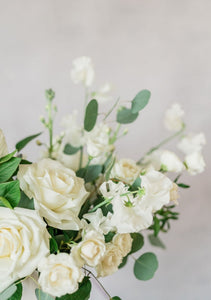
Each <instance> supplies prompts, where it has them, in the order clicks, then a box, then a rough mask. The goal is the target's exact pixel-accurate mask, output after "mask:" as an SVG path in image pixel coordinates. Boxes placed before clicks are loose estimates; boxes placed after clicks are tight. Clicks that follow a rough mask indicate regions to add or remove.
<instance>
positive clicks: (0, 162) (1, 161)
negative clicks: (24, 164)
mask: <svg viewBox="0 0 211 300" xmlns="http://www.w3.org/2000/svg"><path fill="white" fill-rule="evenodd" d="M15 153H16V150H15V151H13V152H12V153H9V154H7V155H5V156H3V157H0V164H2V163H4V162H6V161H8V160H10V159H11V158H12V157H13V156H14V155H15Z"/></svg>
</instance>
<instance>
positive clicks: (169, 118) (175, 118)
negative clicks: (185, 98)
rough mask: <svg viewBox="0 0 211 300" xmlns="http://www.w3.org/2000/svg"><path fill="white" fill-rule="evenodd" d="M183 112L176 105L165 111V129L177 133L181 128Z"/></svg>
mask: <svg viewBox="0 0 211 300" xmlns="http://www.w3.org/2000/svg"><path fill="white" fill-rule="evenodd" d="M183 116H184V111H183V110H182V108H181V106H180V105H179V104H178V103H175V104H173V105H172V106H171V107H170V108H169V109H167V111H166V113H165V118H164V124H165V127H166V128H167V129H168V130H170V131H179V130H180V129H182V127H183V124H184V123H183V119H182V118H183Z"/></svg>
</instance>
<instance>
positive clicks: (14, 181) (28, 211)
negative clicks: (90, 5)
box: [0, 57, 206, 300]
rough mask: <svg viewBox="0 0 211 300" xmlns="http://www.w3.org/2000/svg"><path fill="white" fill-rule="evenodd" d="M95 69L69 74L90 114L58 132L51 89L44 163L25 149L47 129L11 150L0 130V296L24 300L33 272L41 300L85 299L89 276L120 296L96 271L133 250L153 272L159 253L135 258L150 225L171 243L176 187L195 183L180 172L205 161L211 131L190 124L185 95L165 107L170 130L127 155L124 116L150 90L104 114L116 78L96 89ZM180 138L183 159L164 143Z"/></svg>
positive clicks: (76, 66)
mask: <svg viewBox="0 0 211 300" xmlns="http://www.w3.org/2000/svg"><path fill="white" fill-rule="evenodd" d="M94 75H95V72H94V68H93V64H92V61H91V59H90V58H88V57H80V58H77V59H76V60H75V61H74V62H73V69H72V71H71V78H72V80H73V82H74V83H75V84H78V83H81V84H82V86H83V87H84V90H85V102H84V113H82V118H83V123H82V124H80V125H79V124H78V123H77V117H78V115H77V113H76V112H74V113H73V114H70V115H69V116H67V117H65V118H64V120H63V122H62V125H63V127H64V131H63V132H62V133H61V134H60V135H59V136H57V137H54V131H53V130H54V118H55V115H56V112H57V107H56V106H55V105H54V101H55V100H54V98H55V93H54V91H53V90H51V89H49V90H47V91H46V94H45V95H46V100H47V105H46V111H47V117H46V118H44V117H41V122H42V123H43V125H44V128H46V129H47V131H48V132H49V143H44V142H41V141H40V140H37V141H36V142H37V145H38V146H43V147H44V150H43V151H42V154H41V158H40V159H39V160H38V161H37V162H31V161H30V159H29V160H27V159H26V158H25V156H24V152H23V149H24V147H25V146H26V145H27V144H28V143H29V142H31V141H32V140H33V139H36V138H38V136H40V135H41V133H38V134H35V135H32V136H29V137H27V138H25V139H23V140H21V141H20V142H18V143H17V144H16V147H15V148H16V149H15V150H14V151H13V152H10V153H9V152H8V148H7V144H6V140H5V137H4V135H3V132H2V131H0V299H1V300H6V299H13V300H20V299H21V298H22V283H23V282H24V280H25V279H28V278H31V279H32V280H33V281H34V282H35V283H36V284H37V288H36V290H35V294H36V297H37V299H38V300H43V299H48V300H52V299H56V300H77V299H80V300H87V299H89V298H90V292H91V288H92V284H91V281H90V277H92V278H93V280H96V281H97V282H98V283H99V284H100V285H101V287H102V288H103V290H104V292H105V293H106V294H107V296H108V299H110V300H111V299H113V300H118V299H120V298H119V297H118V296H112V295H110V294H109V292H108V291H106V289H105V288H104V287H103V286H102V284H101V283H100V281H99V279H98V278H99V277H104V276H109V275H111V274H113V273H114V272H116V271H117V270H118V269H119V268H122V267H124V266H125V265H126V263H127V260H128V258H129V257H131V258H132V259H134V270H133V271H134V275H135V277H136V278H137V279H139V280H149V279H151V278H152V277H153V276H154V273H155V272H156V270H157V268H158V261H157V258H156V256H155V254H153V253H152V252H146V253H142V254H141V256H139V257H138V258H135V257H134V253H135V252H137V251H139V250H140V249H142V247H143V245H144V236H143V234H142V233H143V231H145V232H147V231H148V232H149V235H148V239H149V241H150V243H151V244H152V246H157V247H161V248H165V246H164V244H163V242H162V240H161V239H160V237H159V233H160V232H168V231H169V229H170V223H171V221H172V220H177V219H178V216H179V213H178V212H175V207H176V205H177V204H178V187H180V188H189V186H188V185H187V184H184V183H182V182H181V176H182V174H183V173H184V172H188V173H190V174H191V175H196V174H198V173H201V172H202V171H203V170H204V168H205V162H204V159H203V156H202V147H203V146H204V145H205V143H206V140H205V136H204V134H203V133H198V134H189V133H186V132H185V129H186V126H185V123H184V120H183V117H184V111H183V110H182V108H181V106H180V105H179V104H174V105H173V106H172V107H171V108H169V109H168V110H167V111H166V113H165V120H164V123H165V126H166V128H167V129H168V130H169V131H172V134H171V135H170V137H168V138H167V139H165V140H164V141H162V142H161V143H159V144H158V145H157V146H153V148H151V149H150V150H149V151H148V152H147V153H146V154H144V155H143V156H142V158H140V160H139V161H137V162H135V161H134V160H132V159H131V158H124V159H121V158H119V155H118V154H117V151H116V150H115V145H116V142H118V140H119V138H121V137H123V136H125V135H126V134H127V132H128V130H127V129H126V128H125V127H124V125H125V124H129V123H132V122H134V121H135V120H136V119H137V118H138V116H139V114H140V113H141V111H142V110H143V109H144V107H145V106H146V105H147V104H148V102H149V99H150V92H149V91H148V90H142V91H140V92H139V93H138V94H137V95H136V96H135V97H134V98H133V100H132V101H130V102H128V105H126V106H120V104H119V103H120V101H119V99H118V100H117V101H114V103H113V104H112V105H111V107H110V109H109V110H108V111H107V112H106V113H101V112H99V111H100V109H99V106H100V105H102V102H106V101H112V97H111V96H110V88H111V86H110V84H105V85H104V86H103V87H102V88H100V89H99V90H97V91H92V90H91V87H92V84H93V80H94ZM106 103H107V106H109V104H108V102H106ZM109 119H112V120H113V119H115V120H116V121H115V122H113V123H111V122H110V121H108V120H109ZM109 124H113V126H110V125H109ZM176 138H177V139H178V142H177V147H178V149H179V150H180V151H181V152H182V153H183V159H180V158H179V157H178V156H177V155H176V154H175V153H174V152H172V151H169V150H167V149H166V148H163V146H164V145H166V144H167V142H169V141H171V140H173V139H176ZM174 173H175V175H172V174H174ZM169 176H171V178H173V179H170V178H169ZM141 232H142V233H141Z"/></svg>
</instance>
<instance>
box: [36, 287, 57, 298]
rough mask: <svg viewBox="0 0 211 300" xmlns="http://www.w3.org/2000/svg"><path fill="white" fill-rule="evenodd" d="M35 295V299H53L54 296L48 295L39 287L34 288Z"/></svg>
mask: <svg viewBox="0 0 211 300" xmlns="http://www.w3.org/2000/svg"><path fill="white" fill-rule="evenodd" d="M35 295H36V297H37V300H54V297H52V296H51V295H48V294H46V293H44V292H43V291H42V290H40V289H36V290H35Z"/></svg>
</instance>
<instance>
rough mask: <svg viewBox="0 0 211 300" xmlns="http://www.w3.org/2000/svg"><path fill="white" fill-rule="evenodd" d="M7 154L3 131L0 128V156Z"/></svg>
mask: <svg viewBox="0 0 211 300" xmlns="http://www.w3.org/2000/svg"><path fill="white" fill-rule="evenodd" d="M7 154H8V149H7V143H6V140H5V136H4V134H3V131H2V130H1V129H0V157H2V156H5V155H7Z"/></svg>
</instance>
